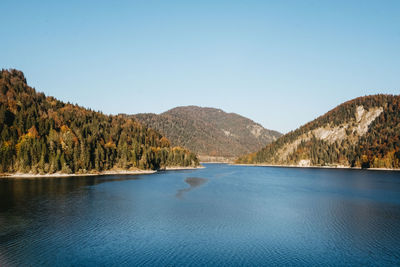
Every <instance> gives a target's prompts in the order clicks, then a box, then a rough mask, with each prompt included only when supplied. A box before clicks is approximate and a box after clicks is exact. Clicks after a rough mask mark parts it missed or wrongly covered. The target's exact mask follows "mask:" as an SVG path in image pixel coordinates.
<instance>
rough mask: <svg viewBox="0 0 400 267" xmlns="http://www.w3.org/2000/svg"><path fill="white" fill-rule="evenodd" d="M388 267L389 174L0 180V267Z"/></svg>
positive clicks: (265, 172) (399, 246)
mask: <svg viewBox="0 0 400 267" xmlns="http://www.w3.org/2000/svg"><path fill="white" fill-rule="evenodd" d="M399 264H400V173H399V172H385V171H382V172H381V171H364V170H328V169H294V168H272V167H244V166H229V165H220V164H207V165H206V168H205V169H199V170H185V171H167V172H161V173H157V174H152V175H141V176H129V175H124V176H102V177H71V178H40V179H1V180H0V266H21V265H22V266H71V265H73V266H79V265H86V266H87V265H88V266H99V265H100V266H104V265H107V266H109V265H118V266H120V265H126V266H131V265H147V266H154V265H158V266H160V265H161V266H162V265H170V266H174V265H175V266H182V265H192V266H195V265H208V266H212V265H226V266H232V265H269V266H271V265H275V266H277V265H278V266H288V265H291V266H296V265H299V266H313V265H325V266H343V265H353V266H390V265H399Z"/></svg>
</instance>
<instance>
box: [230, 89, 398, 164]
mask: <svg viewBox="0 0 400 267" xmlns="http://www.w3.org/2000/svg"><path fill="white" fill-rule="evenodd" d="M237 162H238V163H265V164H278V165H298V166H346V167H365V168H370V167H373V168H400V96H399V95H370V96H365V97H359V98H356V99H353V100H350V101H348V102H345V103H343V104H341V105H339V106H338V107H336V108H334V109H333V110H331V111H329V112H328V113H326V114H325V115H323V116H321V117H319V118H317V119H315V120H313V121H311V122H309V123H307V124H305V125H304V126H302V127H300V128H299V129H297V130H295V131H292V132H290V133H288V134H286V135H284V136H282V137H281V138H279V139H278V140H277V141H275V142H273V143H272V144H269V145H267V146H266V147H265V148H263V149H261V150H260V151H258V152H256V153H252V154H249V155H246V156H242V157H241V158H240V159H239V160H238V161H237Z"/></svg>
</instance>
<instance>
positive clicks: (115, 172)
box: [0, 165, 205, 179]
mask: <svg viewBox="0 0 400 267" xmlns="http://www.w3.org/2000/svg"><path fill="white" fill-rule="evenodd" d="M203 168H205V167H204V166H201V165H200V166H198V167H179V166H172V167H166V168H165V169H160V170H108V171H103V172H97V173H71V174H68V173H61V172H56V173H46V174H34V173H20V172H17V173H7V174H0V179H1V178H46V177H47V178H57V177H59V178H63V177H80V176H102V175H141V174H153V173H156V172H159V171H178V170H196V169H203Z"/></svg>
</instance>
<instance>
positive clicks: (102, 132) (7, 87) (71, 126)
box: [0, 70, 198, 173]
mask: <svg viewBox="0 0 400 267" xmlns="http://www.w3.org/2000/svg"><path fill="white" fill-rule="evenodd" d="M0 134H1V136H0V173H13V172H23V173H28V172H31V173H54V172H58V171H61V172H64V173H88V172H99V171H103V170H110V169H115V168H119V169H136V168H138V169H158V168H161V167H165V166H195V165H198V159H197V157H196V155H195V154H193V153H191V152H190V151H188V150H186V149H183V148H179V147H176V148H172V147H171V146H170V142H169V141H168V139H167V138H165V137H162V136H161V135H160V134H159V133H158V132H156V131H154V130H152V129H149V128H147V127H145V126H143V125H142V124H140V123H139V122H136V121H134V120H132V119H129V118H124V117H123V116H106V115H104V114H102V113H100V112H94V111H92V110H88V109H85V108H82V107H80V106H77V105H72V104H66V103H63V102H61V101H58V100H57V99H55V98H53V97H48V96H45V95H44V94H43V93H38V92H36V91H35V89H33V88H31V87H29V86H28V85H27V83H26V80H25V77H24V75H23V73H22V72H20V71H17V70H2V71H1V72H0Z"/></svg>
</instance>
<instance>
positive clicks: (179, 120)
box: [133, 106, 282, 160]
mask: <svg viewBox="0 0 400 267" xmlns="http://www.w3.org/2000/svg"><path fill="white" fill-rule="evenodd" d="M133 117H134V118H135V119H137V120H138V121H140V122H141V123H143V124H145V125H147V126H148V127H150V128H153V129H156V130H157V131H159V132H161V133H162V134H164V135H165V136H166V137H167V138H168V139H169V140H170V141H171V143H172V145H175V146H182V147H185V148H187V149H190V150H191V151H193V152H196V153H198V155H200V157H201V159H203V160H204V159H206V160H207V159H208V160H213V159H217V160H221V159H222V158H235V157H238V156H239V155H243V154H245V153H249V152H251V151H255V150H257V149H260V148H262V147H263V146H265V145H266V144H268V143H271V142H272V141H274V140H276V139H277V138H278V137H280V136H281V135H282V134H281V133H279V132H277V131H272V130H268V129H265V128H264V127H262V126H261V125H260V124H258V123H256V122H254V121H252V120H250V119H248V118H245V117H243V116H240V115H238V114H235V113H226V112H224V111H223V110H221V109H216V108H209V107H198V106H183V107H176V108H173V109H171V110H168V111H166V112H164V113H161V114H159V115H157V114H153V113H143V114H136V115H133Z"/></svg>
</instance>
